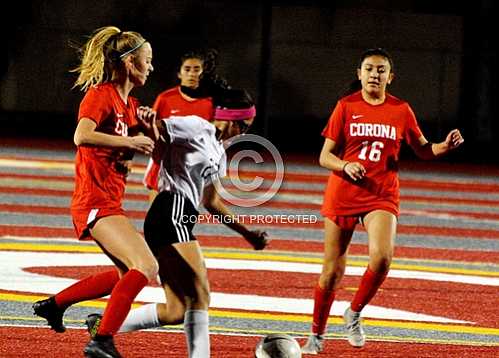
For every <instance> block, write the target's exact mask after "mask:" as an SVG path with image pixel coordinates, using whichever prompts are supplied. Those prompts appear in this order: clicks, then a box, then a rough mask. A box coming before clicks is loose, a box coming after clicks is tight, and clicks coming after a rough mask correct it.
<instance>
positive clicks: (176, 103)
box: [153, 86, 213, 121]
mask: <svg viewBox="0 0 499 358" xmlns="http://www.w3.org/2000/svg"><path fill="white" fill-rule="evenodd" d="M153 109H154V110H155V111H156V113H157V118H159V119H163V118H168V117H170V116H188V115H196V116H199V117H201V118H204V119H206V120H208V121H211V120H212V119H213V102H212V100H211V97H205V98H196V99H193V100H192V101H188V100H186V99H185V98H184V97H183V96H182V94H181V93H180V87H179V86H177V87H174V88H171V89H169V90H166V91H164V92H161V93H160V94H159V95H158V97H157V98H156V101H155V102H154V106H153Z"/></svg>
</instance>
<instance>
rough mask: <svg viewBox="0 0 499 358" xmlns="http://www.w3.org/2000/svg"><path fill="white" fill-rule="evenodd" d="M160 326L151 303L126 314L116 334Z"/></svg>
mask: <svg viewBox="0 0 499 358" xmlns="http://www.w3.org/2000/svg"><path fill="white" fill-rule="evenodd" d="M160 326H161V325H160V324H159V319H158V310H157V308H156V303H151V304H148V305H143V306H140V307H139V308H136V309H133V310H131V311H130V312H128V316H126V318H125V321H124V322H123V324H122V325H121V327H120V330H119V331H118V332H120V333H124V332H130V331H137V330H139V329H146V328H154V327H160Z"/></svg>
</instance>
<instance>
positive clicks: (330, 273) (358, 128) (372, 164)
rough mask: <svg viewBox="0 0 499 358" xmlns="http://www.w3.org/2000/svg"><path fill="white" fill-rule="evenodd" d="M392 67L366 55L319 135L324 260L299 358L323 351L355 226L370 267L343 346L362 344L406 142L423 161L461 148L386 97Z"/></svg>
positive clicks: (383, 266) (386, 260) (384, 57)
mask: <svg viewBox="0 0 499 358" xmlns="http://www.w3.org/2000/svg"><path fill="white" fill-rule="evenodd" d="M393 70H394V67H393V61H392V59H391V57H390V55H389V54H388V53H387V52H386V51H385V50H383V49H379V48H378V49H371V50H367V51H366V52H365V53H364V54H363V55H362V56H361V59H360V64H359V67H358V69H357V78H358V82H357V83H358V84H360V85H361V86H360V88H359V89H358V90H356V91H353V92H352V93H350V94H348V95H347V96H345V97H342V98H341V99H340V100H339V101H338V103H337V105H336V107H335V109H334V111H333V114H332V115H331V117H330V119H329V122H328V124H327V126H326V128H325V129H324V131H323V132H322V135H323V136H324V137H325V141H324V145H323V147H322V151H321V154H320V159H319V162H320V165H321V166H323V167H324V168H327V169H329V170H331V175H330V177H329V180H328V184H327V188H326V191H325V194H324V202H323V206H322V210H321V214H322V215H323V216H324V241H325V242H324V259H323V265H322V273H321V275H320V277H319V282H318V283H317V285H316V287H315V291H314V312H313V322H312V334H311V335H310V336H309V338H308V340H307V342H306V344H305V345H304V346H303V347H302V352H303V353H309V354H317V353H319V352H321V351H322V350H323V335H324V333H325V332H326V324H327V319H328V317H329V312H330V309H331V305H332V304H333V301H334V297H335V291H336V289H337V288H338V286H339V283H340V281H341V279H342V278H343V275H344V273H345V265H346V260H347V253H348V246H349V244H350V241H351V239H352V235H353V232H354V229H355V226H356V224H357V223H359V222H360V223H362V224H363V225H364V227H365V230H366V231H367V236H368V245H369V263H368V266H367V269H366V271H365V273H364V275H363V277H362V279H361V282H360V285H359V288H358V290H357V292H356V294H355V296H354V298H353V300H352V302H351V304H350V305H349V306H348V308H347V309H346V311H345V313H344V315H343V318H344V321H345V326H346V333H347V337H348V342H349V343H350V344H351V345H352V346H354V347H362V346H364V344H365V333H364V330H363V328H362V326H361V321H360V313H361V311H362V309H363V308H364V307H365V306H366V305H367V304H368V303H369V301H370V300H371V299H372V298H373V297H374V295H375V294H376V292H377V290H378V288H379V287H380V286H381V284H382V283H383V281H384V279H385V277H386V275H387V274H388V271H389V268H390V264H391V261H392V255H393V246H394V240H395V235H396V226H397V217H398V215H399V180H398V172H397V167H398V166H397V163H398V160H399V153H400V146H401V143H402V142H403V141H405V142H406V143H408V144H409V145H410V146H411V148H412V149H413V150H414V152H415V153H416V155H417V156H418V157H420V158H422V159H432V158H435V157H437V156H440V155H442V154H445V153H447V152H448V151H450V150H452V149H454V148H456V147H458V146H459V145H461V144H462V143H463V138H462V136H461V133H460V132H459V130H457V129H454V130H452V131H451V132H450V133H449V134H448V135H447V137H446V139H445V140H444V141H443V142H440V143H430V142H428V140H427V139H426V138H425V137H424V135H423V134H422V132H421V130H420V129H419V126H418V124H417V122H416V117H415V115H414V113H413V111H412V109H411V107H410V106H409V104H408V103H407V102H405V101H403V100H400V99H398V98H396V97H394V96H392V95H390V94H389V93H387V92H386V87H387V85H388V84H390V83H391V82H392V80H393V77H394V72H393Z"/></svg>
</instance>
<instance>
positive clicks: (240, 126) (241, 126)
mask: <svg viewBox="0 0 499 358" xmlns="http://www.w3.org/2000/svg"><path fill="white" fill-rule="evenodd" d="M253 119H254V118H248V119H245V120H241V121H231V122H230V123H231V131H230V136H231V137H233V136H236V135H239V134H244V133H246V132H247V131H248V130H249V129H250V127H251V125H252V124H253Z"/></svg>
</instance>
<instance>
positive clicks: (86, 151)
mask: <svg viewBox="0 0 499 358" xmlns="http://www.w3.org/2000/svg"><path fill="white" fill-rule="evenodd" d="M137 107H138V101H137V100H136V99H135V98H133V97H128V105H127V104H125V102H124V101H123V100H122V99H121V97H120V95H119V94H118V92H117V91H116V89H115V87H114V86H113V84H111V83H105V84H102V85H98V86H95V87H92V88H90V89H89V90H88V92H87V93H86V94H85V97H84V98H83V100H82V102H81V104H80V110H79V113H78V120H80V119H81V118H89V119H91V120H93V121H94V122H95V123H96V124H97V128H96V131H97V132H102V133H106V134H112V135H120V136H128V132H129V131H130V130H133V129H134V127H136V126H137V125H138V122H137V118H136V113H137ZM122 155H123V150H122V149H121V150H120V149H116V148H106V147H99V146H91V145H80V146H78V148H77V152H76V172H75V190H74V193H73V200H72V203H71V209H72V210H89V209H90V210H91V209H111V208H120V207H121V202H122V200H123V195H124V192H125V185H126V175H125V174H123V173H121V172H120V171H119V170H118V168H119V165H117V162H118V159H119V158H120V157H121V156H122Z"/></svg>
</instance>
